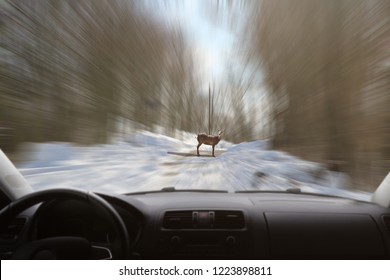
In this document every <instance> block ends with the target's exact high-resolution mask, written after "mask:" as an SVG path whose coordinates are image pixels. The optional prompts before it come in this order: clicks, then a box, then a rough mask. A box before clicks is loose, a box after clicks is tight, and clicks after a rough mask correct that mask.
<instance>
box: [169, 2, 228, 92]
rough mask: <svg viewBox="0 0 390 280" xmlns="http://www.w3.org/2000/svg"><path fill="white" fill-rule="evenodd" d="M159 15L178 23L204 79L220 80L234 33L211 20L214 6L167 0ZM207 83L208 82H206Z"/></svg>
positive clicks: (204, 3) (216, 20)
mask: <svg viewBox="0 0 390 280" xmlns="http://www.w3.org/2000/svg"><path fill="white" fill-rule="evenodd" d="M167 2H168V5H166V9H163V10H162V16H163V17H165V18H166V19H167V20H169V21H172V22H173V23H176V24H180V25H181V27H183V30H184V31H185V34H186V36H187V38H188V39H189V42H190V45H191V47H193V49H194V58H195V63H196V64H195V65H196V66H197V67H198V69H199V70H200V71H201V76H202V77H203V78H204V79H205V80H207V79H209V80H214V79H216V80H221V79H223V74H224V67H225V65H226V63H227V62H228V59H229V54H230V53H231V52H232V50H233V48H234V39H235V37H234V34H233V33H232V32H231V31H230V30H228V28H227V27H226V26H223V25H222V24H219V22H218V19H217V18H215V21H214V20H213V14H214V13H215V17H218V15H217V10H215V12H214V8H215V6H214V5H213V4H211V5H210V4H207V3H208V2H205V1H200V0H188V1H167ZM205 83H206V84H207V81H205Z"/></svg>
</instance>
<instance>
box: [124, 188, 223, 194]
mask: <svg viewBox="0 0 390 280" xmlns="http://www.w3.org/2000/svg"><path fill="white" fill-rule="evenodd" d="M164 192H205V193H227V192H228V191H225V190H209V189H176V188H175V187H165V188H162V189H161V190H153V191H141V192H131V193H127V194H126V195H138V194H150V193H164Z"/></svg>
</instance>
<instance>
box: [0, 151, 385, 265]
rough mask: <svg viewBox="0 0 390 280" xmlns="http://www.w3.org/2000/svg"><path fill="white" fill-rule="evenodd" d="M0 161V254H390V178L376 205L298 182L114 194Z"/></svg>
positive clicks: (346, 256)
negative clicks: (41, 184) (45, 180)
mask: <svg viewBox="0 0 390 280" xmlns="http://www.w3.org/2000/svg"><path fill="white" fill-rule="evenodd" d="M2 157H3V158H4V157H5V156H4V154H3V155H2ZM2 164H3V167H4V166H7V168H3V169H2V170H3V171H4V170H8V172H6V173H7V175H5V173H4V172H2V174H1V176H0V177H1V190H2V191H1V208H2V210H1V211H0V225H1V235H0V257H1V259H141V260H142V259H144V260H148V259H198V260H201V259H275V260H278V259H389V257H390V209H389V197H390V195H389V189H390V184H389V183H390V176H387V177H386V179H385V180H384V181H383V182H382V184H381V185H380V186H379V187H378V189H377V191H376V192H375V193H374V194H373V197H372V201H371V202H367V201H358V200H353V199H349V198H341V197H334V196H327V195H318V194H308V193H303V192H300V191H297V190H294V189H291V190H288V191H285V192H276V191H269V192H267V191H252V192H251V191H241V192H240V191H238V192H223V191H211V190H207V191H205V190H199V191H197V190H176V189H174V188H163V189H161V190H160V191H149V192H139V193H132V194H120V195H117V194H115V195H113V194H105V193H94V192H90V191H86V190H78V189H71V188H69V189H57V188H52V189H46V190H43V191H31V189H30V187H29V186H28V185H27V184H25V183H24V181H23V177H21V175H20V174H19V173H18V171H17V170H16V168H14V167H13V166H12V165H11V163H10V162H9V161H6V163H4V161H3V163H2ZM9 172H12V173H9ZM4 175H5V176H4ZM10 178H12V179H10ZM12 184H13V185H12ZM11 185H12V186H11ZM23 192H25V193H26V194H24V195H21V193H23ZM17 195H18V196H19V197H18V198H17V199H16V198H15V197H16V196H17ZM13 196H14V197H13Z"/></svg>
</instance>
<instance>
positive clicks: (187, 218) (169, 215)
mask: <svg viewBox="0 0 390 280" xmlns="http://www.w3.org/2000/svg"><path fill="white" fill-rule="evenodd" d="M163 226H164V228H167V229H188V228H193V218H192V211H168V212H166V213H165V215H164V221H163Z"/></svg>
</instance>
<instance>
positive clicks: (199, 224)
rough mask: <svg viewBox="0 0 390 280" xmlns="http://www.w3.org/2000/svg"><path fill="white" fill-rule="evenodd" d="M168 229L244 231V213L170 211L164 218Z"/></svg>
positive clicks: (165, 226)
mask: <svg viewBox="0 0 390 280" xmlns="http://www.w3.org/2000/svg"><path fill="white" fill-rule="evenodd" d="M163 227H164V228H166V229H242V228H244V227H245V219H244V213H243V212H242V211H229V210H217V211H212V210H192V211H168V212H166V213H165V215H164V218H163Z"/></svg>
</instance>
